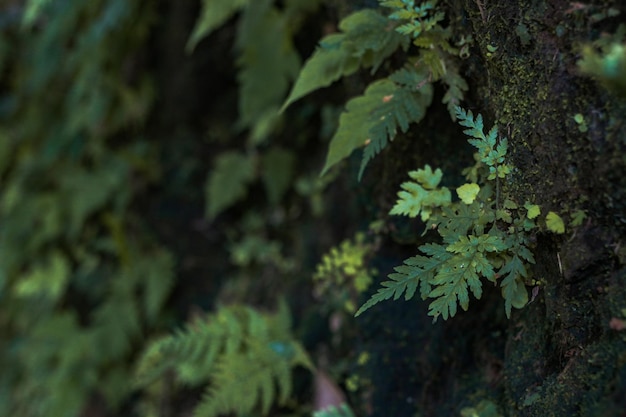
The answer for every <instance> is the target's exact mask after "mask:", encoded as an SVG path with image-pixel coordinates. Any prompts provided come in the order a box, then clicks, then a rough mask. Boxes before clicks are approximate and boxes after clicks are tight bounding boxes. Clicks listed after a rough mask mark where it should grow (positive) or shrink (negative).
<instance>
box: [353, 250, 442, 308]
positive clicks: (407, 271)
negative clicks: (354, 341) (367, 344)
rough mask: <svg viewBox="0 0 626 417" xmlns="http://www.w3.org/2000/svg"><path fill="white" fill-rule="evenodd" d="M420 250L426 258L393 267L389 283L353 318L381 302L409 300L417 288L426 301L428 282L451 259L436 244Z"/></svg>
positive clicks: (415, 259)
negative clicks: (391, 299)
mask: <svg viewBox="0 0 626 417" xmlns="http://www.w3.org/2000/svg"><path fill="white" fill-rule="evenodd" d="M420 250H421V251H422V252H423V253H424V254H426V255H428V256H420V255H416V256H413V257H411V258H408V259H406V260H405V261H404V265H400V266H397V267H395V268H394V270H395V272H394V273H392V274H389V276H388V278H389V279H390V281H384V282H383V283H381V286H382V288H379V289H378V291H377V292H376V294H374V295H372V297H371V298H370V299H369V300H367V302H366V303H365V304H363V305H362V306H361V308H359V310H358V311H357V312H356V314H355V317H356V316H359V315H360V314H362V313H363V312H365V311H366V310H368V309H369V308H371V307H373V306H374V305H376V304H378V303H379V302H381V301H384V300H389V299H390V298H393V299H394V300H397V299H398V298H400V297H401V296H402V294H404V299H405V300H410V299H411V298H413V296H414V295H415V292H416V291H417V288H418V286H419V288H420V295H421V297H422V299H426V297H427V296H428V294H430V292H431V285H430V282H431V281H432V279H433V278H434V276H435V273H436V271H437V270H438V269H439V268H441V266H442V265H443V264H444V263H445V262H447V261H448V259H450V258H451V257H452V254H450V253H449V252H447V251H446V249H445V247H444V246H441V245H436V244H426V245H423V246H421V247H420Z"/></svg>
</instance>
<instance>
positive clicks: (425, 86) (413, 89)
mask: <svg viewBox="0 0 626 417" xmlns="http://www.w3.org/2000/svg"><path fill="white" fill-rule="evenodd" d="M389 79H390V80H392V81H393V82H394V83H396V87H397V88H395V89H394V90H393V91H392V92H391V94H388V95H386V96H384V97H383V103H382V104H381V105H380V106H379V107H378V108H377V109H376V110H374V112H373V113H372V114H371V115H370V116H369V118H370V120H372V122H373V123H372V124H371V126H370V127H369V138H368V139H369V143H368V144H367V145H366V146H365V149H364V151H363V158H362V159H361V167H360V169H359V175H358V179H359V180H360V179H361V177H362V176H363V172H364V171H365V168H366V166H367V164H368V163H369V161H371V160H372V159H373V158H374V157H375V156H376V155H377V154H379V153H380V151H382V150H383V149H384V148H385V147H386V146H387V143H388V142H389V141H392V140H393V139H394V138H395V136H396V133H397V130H398V128H400V130H401V131H402V132H403V133H406V131H407V130H408V129H409V125H410V124H411V123H418V122H419V121H421V120H422V119H423V118H424V116H425V115H426V109H427V108H428V107H429V106H430V103H431V101H432V91H433V90H432V86H431V85H430V83H427V81H426V80H427V77H426V75H425V74H422V73H419V72H417V71H415V70H412V69H406V68H403V69H401V70H399V71H397V72H395V73H394V74H392V75H391V76H390V77H389Z"/></svg>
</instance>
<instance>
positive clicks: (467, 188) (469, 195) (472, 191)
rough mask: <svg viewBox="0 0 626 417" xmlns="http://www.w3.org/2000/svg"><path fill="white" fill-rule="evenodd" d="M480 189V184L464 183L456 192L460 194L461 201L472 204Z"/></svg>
mask: <svg viewBox="0 0 626 417" xmlns="http://www.w3.org/2000/svg"><path fill="white" fill-rule="evenodd" d="M479 191H480V187H479V186H478V184H474V183H471V184H463V185H461V186H460V187H459V188H457V189H456V193H457V194H458V195H459V198H460V199H461V201H463V202H464V203H465V204H472V203H473V202H474V200H476V196H477V195H478V192H479Z"/></svg>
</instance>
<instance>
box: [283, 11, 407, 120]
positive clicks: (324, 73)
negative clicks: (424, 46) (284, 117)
mask: <svg viewBox="0 0 626 417" xmlns="http://www.w3.org/2000/svg"><path fill="white" fill-rule="evenodd" d="M339 29H340V30H341V32H340V33H334V34H331V35H328V36H326V37H325V38H324V39H322V40H321V41H320V44H319V46H318V48H317V50H316V51H315V53H314V54H313V55H312V56H311V57H310V58H309V59H308V60H307V61H306V62H305V63H304V67H303V68H302V71H301V72H300V75H299V76H298V79H297V80H296V83H295V85H294V86H293V89H292V90H291V93H290V94H289V97H287V100H285V103H284V104H283V106H282V110H284V109H286V108H287V107H288V106H289V105H290V104H291V103H293V102H294V101H296V100H298V99H300V98H301V97H303V96H305V95H307V94H309V93H310V92H312V91H315V90H317V89H319V88H322V87H327V86H329V85H330V84H332V83H333V82H335V81H337V80H338V79H339V78H341V77H344V76H346V75H350V74H352V73H354V72H355V71H356V70H358V69H359V68H360V67H373V71H375V70H376V69H377V68H378V66H380V64H381V63H382V62H383V61H384V60H385V59H386V58H387V57H388V56H389V55H391V54H392V53H393V52H394V51H396V50H397V49H398V48H399V47H401V46H402V47H403V48H406V47H407V46H408V42H407V39H406V38H405V37H404V36H402V35H400V34H398V33H397V32H395V31H393V30H390V29H389V27H388V20H387V18H386V17H384V16H381V15H380V14H378V13H377V12H375V11H374V10H369V9H365V10H360V11H358V12H356V13H353V14H351V15H350V16H348V17H346V18H345V19H343V20H342V21H341V22H340V23H339Z"/></svg>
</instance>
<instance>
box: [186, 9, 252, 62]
mask: <svg viewBox="0 0 626 417" xmlns="http://www.w3.org/2000/svg"><path fill="white" fill-rule="evenodd" d="M247 4H248V0H203V1H202V12H201V15H200V18H198V20H197V21H196V25H195V26H194V28H193V32H192V33H191V36H190V37H189V40H188V41H187V46H186V49H187V52H188V53H190V52H192V51H193V50H194V48H195V47H196V45H197V44H198V42H200V41H201V40H202V39H203V38H205V37H206V36H208V35H210V34H211V32H213V31H214V30H215V29H217V28H218V27H220V26H221V25H222V24H224V23H225V22H226V21H227V20H228V19H230V18H231V17H232V16H233V15H234V14H235V13H237V12H238V11H239V10H241V9H242V8H243V7H244V6H246V5H247Z"/></svg>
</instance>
